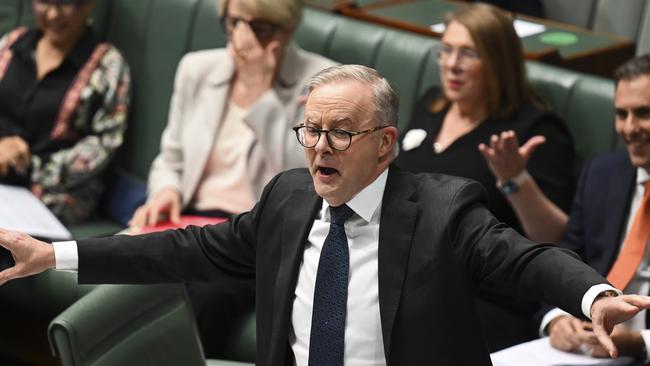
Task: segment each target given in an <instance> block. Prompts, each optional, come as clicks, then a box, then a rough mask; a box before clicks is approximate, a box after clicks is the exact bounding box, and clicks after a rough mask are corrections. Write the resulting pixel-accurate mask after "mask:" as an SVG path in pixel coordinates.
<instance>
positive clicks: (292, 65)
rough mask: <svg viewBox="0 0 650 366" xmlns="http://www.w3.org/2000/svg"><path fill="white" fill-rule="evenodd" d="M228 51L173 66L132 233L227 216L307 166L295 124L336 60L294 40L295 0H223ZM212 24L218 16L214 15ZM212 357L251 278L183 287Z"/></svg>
mask: <svg viewBox="0 0 650 366" xmlns="http://www.w3.org/2000/svg"><path fill="white" fill-rule="evenodd" d="M217 6H218V10H219V15H220V21H221V24H222V25H223V27H224V30H225V32H226V34H227V36H228V44H227V47H226V48H222V49H212V50H204V51H198V52H192V53H189V54H188V55H186V56H185V57H183V59H182V60H181V62H180V64H179V66H178V69H177V71H176V81H175V86H174V93H173V96H172V100H171V105H170V112H169V119H168V123H167V127H166V128H165V130H164V132H163V135H162V140H161V149H160V153H159V154H158V156H157V157H156V159H155V160H154V162H153V166H152V167H151V171H150V173H149V181H148V194H149V198H148V200H147V202H146V203H145V204H144V205H143V206H141V207H140V208H139V209H138V210H137V211H136V213H135V215H134V217H133V219H132V220H131V223H130V226H131V228H132V229H133V230H134V231H136V232H137V231H138V229H139V228H141V227H143V226H145V225H152V224H156V223H157V222H158V221H159V220H161V219H169V220H171V221H172V222H176V221H178V220H179V218H180V215H181V213H185V214H192V215H198V216H211V217H215V216H216V217H222V218H228V217H230V216H231V215H233V214H238V213H242V212H245V211H248V210H250V209H251V208H252V207H253V205H254V204H255V202H257V200H258V199H259V197H260V196H261V192H262V189H263V188H264V186H265V185H266V183H267V182H268V181H269V180H270V179H271V178H272V177H273V176H275V175H276V174H278V173H280V172H281V171H283V170H285V169H289V168H294V167H302V166H304V164H305V162H304V158H303V156H304V153H303V151H302V147H301V146H300V144H298V143H296V141H295V134H294V132H293V130H292V129H291V128H292V127H293V126H295V125H296V124H298V123H299V122H300V121H301V120H302V112H303V107H304V102H305V94H304V91H305V90H304V86H305V85H306V83H307V80H309V78H311V76H312V75H314V74H316V73H317V72H318V71H320V70H322V69H324V68H326V67H329V66H332V65H334V62H332V61H330V60H328V59H326V58H324V57H322V56H319V55H316V54H313V53H310V52H306V51H303V50H302V49H300V47H298V45H296V44H295V43H294V42H293V41H292V37H293V33H294V31H295V29H296V27H297V26H298V24H299V23H300V20H301V18H302V10H303V4H302V1H301V0H220V1H218V2H217ZM215 21H216V19H215ZM188 292H189V294H190V298H191V300H192V305H193V306H194V310H195V314H196V316H197V320H198V326H199V333H200V334H201V338H202V342H203V349H204V351H205V353H206V356H208V357H217V356H218V355H219V352H220V351H221V348H222V347H223V346H224V345H225V343H226V341H227V338H226V336H227V335H228V330H229V326H230V325H231V324H232V321H233V319H234V318H235V317H236V316H237V315H239V314H242V313H245V312H247V311H249V309H250V308H251V307H252V306H253V304H254V283H253V279H251V280H250V281H248V282H225V281H222V282H216V283H215V282H212V283H193V284H189V285H188Z"/></svg>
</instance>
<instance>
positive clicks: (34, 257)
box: [0, 229, 56, 285]
mask: <svg viewBox="0 0 650 366" xmlns="http://www.w3.org/2000/svg"><path fill="white" fill-rule="evenodd" d="M0 246H2V247H3V248H5V249H7V250H9V251H10V252H11V254H12V255H13V257H14V261H15V262H16V264H15V265H14V266H13V267H11V268H7V269H5V270H4V271H2V272H0V285H3V284H4V283H5V282H7V281H10V280H13V279H16V278H22V277H27V276H31V275H35V274H38V273H41V272H43V271H45V270H47V269H50V268H55V266H56V260H55V257H54V248H53V247H52V245H50V244H48V243H45V242H42V241H40V240H36V239H34V238H32V237H31V236H29V235H27V234H23V233H19V232H16V231H8V230H4V229H0Z"/></svg>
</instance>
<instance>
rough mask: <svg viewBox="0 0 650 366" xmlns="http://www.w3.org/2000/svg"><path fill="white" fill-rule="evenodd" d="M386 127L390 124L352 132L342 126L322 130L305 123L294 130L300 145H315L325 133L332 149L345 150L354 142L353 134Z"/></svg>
mask: <svg viewBox="0 0 650 366" xmlns="http://www.w3.org/2000/svg"><path fill="white" fill-rule="evenodd" d="M386 127H389V126H388V125H386V126H377V127H373V128H369V129H367V130H363V131H357V132H350V131H346V130H342V129H340V128H333V129H331V130H321V129H320V128H316V127H312V126H304V125H303V126H296V127H294V128H293V130H294V131H295V132H296V137H297V138H298V142H300V145H302V146H304V147H306V148H308V149H310V148H312V147H315V146H316V145H317V144H318V141H319V140H320V136H321V134H322V133H325V138H326V139H327V142H328V143H329V145H330V147H331V148H332V149H334V150H338V151H345V150H347V149H349V148H350V145H351V144H352V136H356V135H362V134H364V133H371V132H375V131H379V130H381V129H383V128H386Z"/></svg>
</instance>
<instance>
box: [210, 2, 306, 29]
mask: <svg viewBox="0 0 650 366" xmlns="http://www.w3.org/2000/svg"><path fill="white" fill-rule="evenodd" d="M231 1H239V3H240V4H241V6H242V7H244V8H245V9H246V10H248V11H250V12H251V13H253V14H255V15H256V16H258V17H261V18H264V19H267V20H270V21H272V22H273V23H276V24H278V25H279V26H280V27H282V28H283V29H290V30H293V29H295V28H296V27H297V26H298V23H300V21H301V20H302V9H303V6H304V5H303V1H302V0H217V9H218V10H219V16H223V15H224V14H226V9H227V7H228V3H229V2H231Z"/></svg>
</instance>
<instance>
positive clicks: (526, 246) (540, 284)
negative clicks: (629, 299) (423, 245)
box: [448, 182, 607, 318]
mask: <svg viewBox="0 0 650 366" xmlns="http://www.w3.org/2000/svg"><path fill="white" fill-rule="evenodd" d="M481 192H482V187H481V186H480V185H479V184H478V183H474V182H471V183H467V184H465V185H464V186H463V187H462V188H461V189H459V190H458V191H457V193H456V195H455V197H454V199H453V201H452V203H451V205H450V213H449V217H450V221H449V226H448V235H449V241H450V242H451V243H453V246H454V251H455V252H456V255H458V256H460V257H461V260H462V263H465V264H466V266H467V270H468V271H469V273H470V275H471V276H472V277H473V278H474V279H475V280H476V281H477V282H482V283H489V284H491V285H494V286H499V287H504V288H511V289H516V292H517V293H518V294H519V295H520V296H522V297H523V298H529V299H536V300H540V301H544V302H547V303H550V304H554V305H556V306H558V307H560V308H562V309H564V310H566V311H568V312H570V313H571V314H573V315H575V316H577V317H580V318H584V315H583V314H582V310H581V301H582V297H583V295H584V294H585V293H586V292H587V290H589V288H591V287H592V286H594V285H596V284H600V283H607V282H606V281H605V279H604V278H603V277H602V276H600V275H599V274H598V273H597V272H596V271H594V270H593V269H591V268H590V267H589V266H587V265H585V264H584V263H582V261H580V259H579V258H578V256H577V255H576V254H575V253H572V252H571V251H569V250H565V249H560V248H558V247H556V246H554V245H552V244H537V243H533V242H531V241H529V240H528V239H526V238H524V237H522V236H521V235H519V234H518V233H517V232H516V231H515V230H513V229H510V228H508V227H507V226H505V225H503V224H502V223H499V222H498V221H497V220H496V219H494V217H493V216H492V215H491V214H490V213H489V211H488V210H487V209H486V208H485V207H484V206H483V205H482V204H481V202H480V199H479V197H480V196H481Z"/></svg>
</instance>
